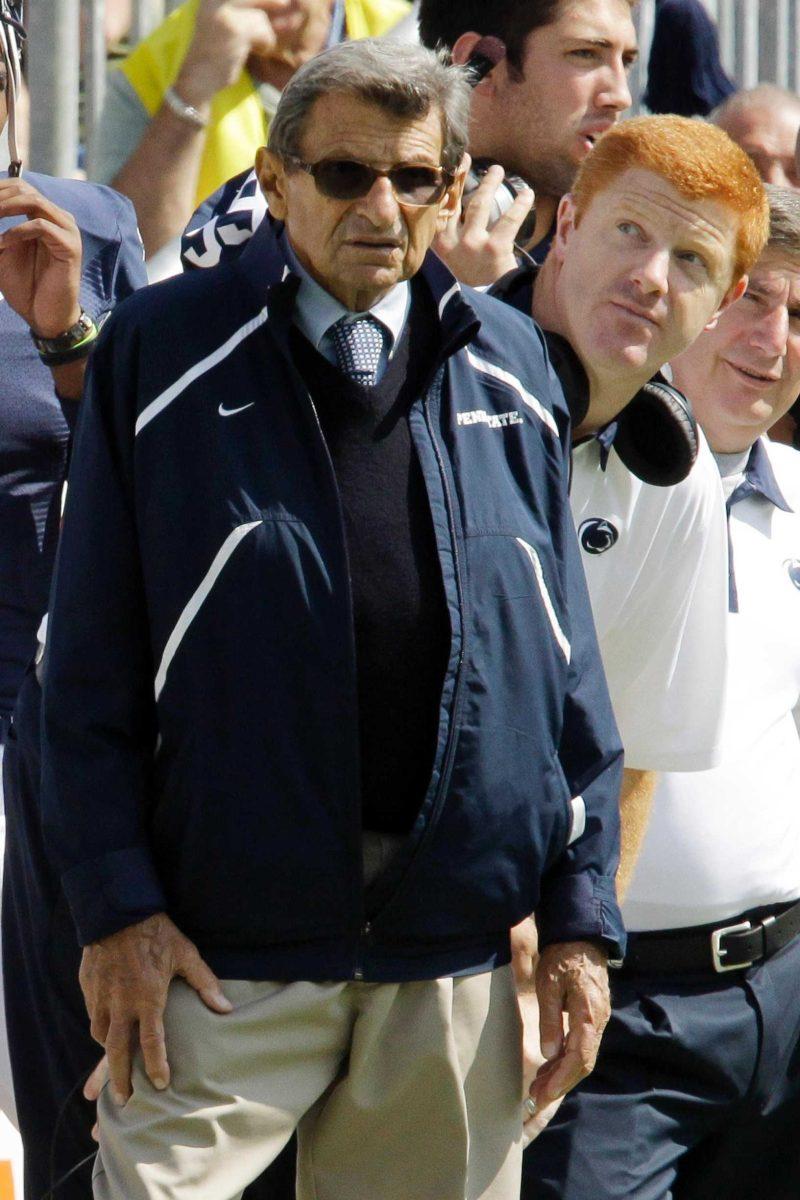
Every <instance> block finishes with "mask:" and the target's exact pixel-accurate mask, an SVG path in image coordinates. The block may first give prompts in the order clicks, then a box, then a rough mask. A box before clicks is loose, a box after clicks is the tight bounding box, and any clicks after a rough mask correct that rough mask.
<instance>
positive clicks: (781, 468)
mask: <svg viewBox="0 0 800 1200" xmlns="http://www.w3.org/2000/svg"><path fill="white" fill-rule="evenodd" d="M729 509H730V518H729V523H730V536H731V546H732V556H731V562H732V579H733V581H734V584H735V586H734V587H733V588H732V589H731V603H732V608H733V610H734V611H731V612H730V613H729V615H728V632H729V648H730V659H729V663H730V671H729V681H728V707H727V715H726V719H725V729H724V737H723V756H722V762H721V765H720V766H718V767H716V768H715V769H714V770H711V771H704V772H701V773H700V774H692V775H689V774H683V773H680V774H670V775H665V776H663V777H662V779H661V780H660V781H659V786H658V789H657V792H656V795H655V800H654V805H653V816H652V819H651V822H650V826H649V828H648V831H647V834H646V837H645V842H644V847H643V849H642V853H641V856H640V858H639V861H638V863H637V867H636V872H635V875H634V879H633V882H632V884H631V887H630V891H629V892H628V896H627V898H626V902H625V904H624V906H623V913H624V916H625V923H626V925H627V927H628V928H629V929H632V930H646V929H676V928H682V927H684V926H687V925H703V924H707V923H710V922H712V921H715V922H719V921H724V920H726V919H727V918H729V917H734V916H737V915H738V914H739V913H742V912H746V911H747V910H748V909H751V908H756V907H759V906H760V905H762V904H776V903H779V902H781V901H784V900H792V899H795V898H796V897H798V896H800V735H798V719H800V454H798V453H797V451H796V450H792V449H790V448H789V447H788V446H781V445H778V444H776V443H772V442H769V441H767V440H766V439H761V440H760V441H758V442H756V443H755V446H754V447H753V450H752V451H751V454H750V458H749V461H748V463H747V469H746V472H745V476H744V482H743V483H741V484H740V485H739V486H738V487H737V488H736V489H735V491H734V492H733V494H732V496H731V498H730V500H729Z"/></svg>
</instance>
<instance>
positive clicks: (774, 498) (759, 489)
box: [727, 438, 793, 513]
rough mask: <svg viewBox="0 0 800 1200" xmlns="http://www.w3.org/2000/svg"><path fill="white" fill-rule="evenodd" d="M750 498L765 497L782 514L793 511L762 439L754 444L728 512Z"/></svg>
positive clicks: (730, 501) (729, 500)
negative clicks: (740, 501)
mask: <svg viewBox="0 0 800 1200" xmlns="http://www.w3.org/2000/svg"><path fill="white" fill-rule="evenodd" d="M748 496H763V497H764V499H765V500H769V502H770V504H774V505H775V507H776V508H780V509H781V510H782V512H788V513H790V512H792V511H793V509H792V506H791V505H790V504H789V503H788V502H787V500H786V498H785V497H784V495H783V492H782V491H781V489H780V488H779V487H778V481H777V479H776V478H775V472H774V471H773V469H772V463H771V462H770V461H769V454H768V453H767V449H766V446H765V445H764V443H763V441H762V440H761V438H759V439H758V441H756V442H753V446H752V449H751V450H750V456H749V458H748V460H747V466H746V467H745V469H744V479H743V480H742V482H741V483H740V484H739V485H738V487H736V488H735V489H734V491H733V492H732V493H731V495H730V496H729V498H728V505H727V507H728V511H729V512H730V510H731V508H732V507H733V505H734V504H736V503H738V501H739V500H746V499H747V497H748Z"/></svg>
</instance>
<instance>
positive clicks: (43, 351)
mask: <svg viewBox="0 0 800 1200" xmlns="http://www.w3.org/2000/svg"><path fill="white" fill-rule="evenodd" d="M17 18H18V6H16V5H13V4H10V3H8V0H0V34H2V36H0V131H2V129H3V128H4V126H5V124H6V119H7V117H8V118H9V121H8V123H9V146H10V148H11V152H12V158H13V159H15V160H16V158H17V155H16V129H15V128H14V121H13V116H14V107H15V100H16V97H17V95H18V87H19V69H18V64H19V43H20V39H21V36H22V30H21V27H20V26H19V24H18V21H17ZM18 171H19V163H18V162H17V161H15V162H14V163H13V164H12V167H11V169H10V171H9V172H8V173H6V172H2V173H0V346H1V347H2V350H1V351H0V755H2V753H3V749H2V747H4V746H7V747H8V756H7V757H8V761H7V762H6V764H5V766H6V771H7V777H8V778H11V776H12V775H14V776H16V777H17V778H21V777H22V776H23V775H25V776H26V778H27V781H28V783H29V784H30V787H29V788H28V789H27V791H26V790H23V791H20V789H19V788H15V787H13V786H12V787H11V789H10V794H9V795H8V796H7V798H6V800H7V809H8V819H9V829H10V834H11V844H10V846H9V853H8V855H7V859H6V861H7V866H8V873H7V877H6V880H5V892H6V899H5V904H4V913H3V926H4V928H3V941H4V959H5V964H6V970H5V972H4V973H5V977H6V979H7V980H8V982H9V985H10V986H9V995H8V1008H9V1024H10V1026H11V1040H12V1055H13V1058H14V1065H15V1068H16V1069H15V1075H16V1091H17V1097H16V1099H17V1108H18V1113H19V1123H20V1128H21V1131H22V1133H23V1140H24V1141H26V1142H28V1148H29V1150H33V1151H34V1153H33V1154H31V1155H30V1156H29V1162H28V1164H27V1174H28V1176H29V1180H30V1182H29V1192H28V1194H29V1195H31V1196H33V1195H36V1196H38V1195H40V1194H41V1192H42V1191H43V1190H44V1188H45V1186H46V1184H45V1182H44V1174H42V1175H41V1177H38V1178H37V1160H38V1163H39V1164H40V1166H39V1168H38V1169H39V1170H41V1171H43V1170H44V1163H46V1161H47V1158H48V1150H49V1142H50V1134H51V1133H52V1130H53V1126H54V1124H55V1119H56V1112H57V1108H58V1106H59V1104H60V1102H61V1099H63V1090H62V1091H59V1086H58V1079H57V1072H58V1070H59V1069H60V1070H64V1062H65V1054H64V1049H63V1046H62V1038H63V1036H64V1024H63V1022H62V1020H61V1019H60V1016H57V1015H56V1013H57V1012H59V1013H60V1010H61V1007H62V1002H61V1001H60V1000H59V1002H58V1004H57V1005H55V1006H51V1000H52V994H51V992H50V991H49V988H50V982H51V980H52V979H54V978H57V970H56V968H55V967H54V965H53V963H52V962H51V961H50V960H49V955H50V953H51V951H50V949H49V947H50V946H52V945H54V944H56V943H58V944H59V946H61V947H63V946H64V945H65V944H66V941H65V939H63V938H62V939H59V937H58V935H56V937H55V938H53V933H54V929H55V926H54V924H53V917H54V913H55V910H56V907H57V897H56V895H55V894H53V895H50V893H49V891H48V888H47V886H46V866H45V862H44V859H43V857H41V856H40V844H39V842H38V841H37V836H38V807H37V805H38V786H37V780H36V778H35V775H36V765H37V764H38V747H37V740H38V704H37V703H36V702H34V703H33V704H29V705H28V712H29V714H30V720H29V721H24V722H18V725H17V727H16V728H15V729H13V731H12V727H11V726H12V723H11V714H12V710H13V708H14V705H15V702H16V699H17V696H18V693H19V690H20V685H21V684H22V681H23V677H24V675H25V669H26V666H27V664H28V663H29V662H30V661H31V659H32V658H33V656H34V651H35V648H36V631H37V628H38V626H39V624H40V622H41V621H42V617H43V615H44V612H45V608H46V605H47V595H48V590H49V584H50V574H51V571H52V566H53V558H54V554H55V547H56V541H57V537H58V526H59V517H60V497H61V490H62V485H63V482H64V478H65V475H66V466H67V457H68V449H69V441H70V431H71V428H72V425H73V423H74V420H75V417H76V415H77V410H78V403H79V400H80V396H81V391H82V387H83V375H84V370H85V366H86V356H87V354H88V352H89V349H90V348H91V345H92V343H93V341H94V338H95V337H96V334H97V327H98V325H99V324H100V323H101V321H102V319H103V317H104V316H105V315H106V314H107V313H108V312H109V310H110V309H111V308H112V307H113V306H114V304H115V303H116V302H117V301H118V300H120V299H122V298H123V297H124V296H126V295H128V294H129V293H130V292H132V291H133V290H134V289H135V288H136V287H138V286H140V285H141V284H143V283H145V282H146V277H145V273H144V264H143V258H142V249H141V242H140V240H139V237H138V234H137V231H136V222H135V217H134V213H133V208H132V206H131V205H130V203H129V202H128V201H127V200H125V199H124V198H123V197H121V196H119V195H117V194H116V193H115V192H112V191H111V190H110V189H108V188H101V187H97V186H95V185H90V184H85V183H79V182H76V181H71V180H59V179H49V178H46V177H43V176H39V175H32V174H31V175H28V174H26V177H25V179H22V178H20V177H19V176H18ZM31 689H32V690H33V691H36V692H37V696H36V700H37V701H38V690H37V689H36V683H35V679H34V678H33V676H31ZM19 739H25V741H26V743H27V744H28V745H29V747H30V749H31V752H32V763H31V761H29V762H28V763H27V766H26V771H25V772H23V771H22V770H21V765H20V764H21V757H20V754H19ZM2 799H3V790H2V788H1V787H0V802H1V801H2ZM5 811H6V810H5V808H4V807H3V805H2V803H0V853H2V843H3V842H4V841H5V819H6V818H5ZM69 936H71V938H72V940H73V943H74V938H75V935H74V932H70V933H68V934H66V935H65V937H69ZM46 947H47V948H48V949H47V950H46V949H45V948H46ZM42 955H45V956H46V957H47V961H45V958H43V957H41V956H42ZM43 989H44V990H43ZM37 1022H41V1028H42V1030H46V1034H47V1040H48V1042H49V1045H46V1044H45V1043H44V1042H42V1043H41V1044H40V1043H39V1041H38V1040H37V1037H36V1036H35V1034H36V1029H37ZM65 1044H66V1045H67V1047H68V1046H69V1038H68V1037H67V1038H66V1039H65ZM66 1059H67V1060H68V1059H69V1050H68V1049H67V1053H66ZM57 1063H59V1064H60V1067H57V1066H56V1064H57ZM68 1069H71V1067H70V1068H68ZM54 1072H55V1073H54ZM31 1080H35V1091H34V1090H33V1085H32V1084H31V1082H30V1081H31ZM72 1082H74V1079H72V1078H70V1083H69V1084H66V1085H65V1088H66V1090H68V1089H69V1087H70V1086H71V1085H72ZM51 1084H52V1085H53V1086H52V1087H51ZM56 1097H59V1098H58V1099H57V1098H56ZM0 1108H2V1110H3V1111H4V1112H5V1113H6V1114H7V1115H8V1116H9V1117H11V1119H12V1120H13V1119H14V1118H15V1105H14V1097H13V1093H12V1086H11V1077H10V1068H9V1061H8V1051H7V1049H6V1033H5V1019H4V1017H3V1016H2V1004H0ZM82 1119H84V1120H85V1118H82ZM48 1125H49V1133H48V1134H47V1138H46V1141H36V1134H37V1133H38V1131H40V1130H44V1129H46V1128H47V1127H48ZM87 1128H88V1126H87ZM31 1139H33V1140H31Z"/></svg>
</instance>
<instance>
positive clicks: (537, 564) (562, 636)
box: [515, 537, 572, 663]
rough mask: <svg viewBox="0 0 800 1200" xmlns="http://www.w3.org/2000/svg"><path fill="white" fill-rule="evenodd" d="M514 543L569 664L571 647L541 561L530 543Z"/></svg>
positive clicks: (559, 646)
mask: <svg viewBox="0 0 800 1200" xmlns="http://www.w3.org/2000/svg"><path fill="white" fill-rule="evenodd" d="M515 541H516V543H517V545H518V546H519V547H520V548H521V549H522V552H523V553H524V554H525V556H526V557H527V559H528V562H529V563H530V568H531V571H532V573H533V578H534V580H535V582H536V590H537V593H538V595H539V598H540V600H541V602H542V605H543V607H544V611H545V614H546V616H547V621H548V624H549V625H550V629H551V630H552V633H553V637H554V639H555V642H556V645H557V646H558V648H559V650H560V651H561V653H562V654H563V656H564V661H565V662H567V663H569V661H570V657H571V655H572V647H571V646H570V643H569V639H568V637H567V635H566V633H565V632H564V629H563V627H562V625H561V622H560V621H559V618H558V613H557V611H556V606H555V604H554V603H553V598H552V596H551V595H550V590H549V588H548V586H547V580H546V579H545V574H544V569H543V567H542V560H541V559H540V558H539V555H538V553H537V551H536V550H535V549H534V547H533V546H532V545H531V544H530V542H526V541H525V539H524V538H521V537H518V538H516V539H515Z"/></svg>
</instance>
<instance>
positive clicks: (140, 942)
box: [80, 913, 232, 1104]
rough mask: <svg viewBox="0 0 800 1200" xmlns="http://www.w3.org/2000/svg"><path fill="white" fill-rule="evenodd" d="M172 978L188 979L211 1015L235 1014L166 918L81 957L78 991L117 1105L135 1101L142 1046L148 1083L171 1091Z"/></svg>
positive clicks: (194, 952) (213, 977) (122, 932)
mask: <svg viewBox="0 0 800 1200" xmlns="http://www.w3.org/2000/svg"><path fill="white" fill-rule="evenodd" d="M175 976H180V977H181V978H183V979H185V980H186V982H187V983H188V984H189V986H190V987H193V988H194V990H195V991H196V992H197V994H198V995H199V996H200V999H201V1000H202V1001H203V1003H204V1004H205V1005H206V1006H207V1007H208V1008H210V1009H211V1010H212V1011H213V1012H217V1013H227V1012H230V1011H231V1009H232V1005H231V1003H230V1001H228V1000H226V998H225V996H224V995H223V994H222V990H221V988H220V983H219V980H218V979H217V977H216V975H215V974H214V972H213V971H212V970H211V969H210V968H209V967H208V966H206V964H205V963H204V962H203V960H202V958H201V957H200V955H199V954H198V952H197V948H196V947H195V946H194V944H193V943H192V942H190V941H189V939H188V938H186V937H184V936H183V934H182V933H181V931H180V930H179V929H178V928H177V926H176V925H174V924H173V922H172V921H171V920H170V919H169V917H167V916H166V915H165V914H164V913H157V914H156V915H155V916H153V917H148V919H147V920H146V921H140V922H139V923H138V924H136V925H129V926H128V927H127V928H126V929H121V930H120V931H119V933H114V934H112V935H111V936H110V937H107V938H103V939H102V940H101V941H99V942H92V943H91V945H89V946H86V947H85V949H84V951H83V959H82V961H81V969H80V984H81V988H82V989H83V996H84V1000H85V1001H86V1009H87V1011H88V1013H89V1019H90V1020H91V1033H92V1037H93V1038H94V1039H95V1041H97V1042H99V1043H100V1045H101V1046H104V1047H105V1051H106V1055H107V1057H108V1071H109V1080H110V1084H111V1094H112V1096H113V1097H114V1100H115V1101H116V1102H117V1103H118V1104H124V1103H125V1102H126V1100H128V1098H129V1097H130V1094H131V1065H132V1060H133V1054H134V1050H135V1044H136V1041H137V1039H138V1042H139V1045H140V1046H141V1048H142V1055H143V1057H144V1069H145V1072H146V1074H147V1076H148V1078H149V1079H150V1082H151V1083H152V1084H153V1086H154V1087H157V1088H160V1089H161V1088H165V1087H167V1085H168V1084H169V1079H170V1070H169V1063H168V1061H167V1050H166V1042H165V1038H164V1020H163V1017H164V1007H165V1005H166V1002H167V992H168V990H169V985H170V983H171V982H172V980H173V979H174V978H175Z"/></svg>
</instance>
